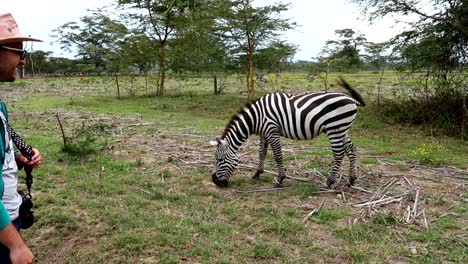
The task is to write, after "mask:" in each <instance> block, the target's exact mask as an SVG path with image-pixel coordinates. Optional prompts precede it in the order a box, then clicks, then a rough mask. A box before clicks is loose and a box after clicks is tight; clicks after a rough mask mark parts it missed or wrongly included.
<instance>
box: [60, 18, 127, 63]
mask: <svg viewBox="0 0 468 264" xmlns="http://www.w3.org/2000/svg"><path fill="white" fill-rule="evenodd" d="M80 21H81V23H79V22H74V21H73V22H68V23H65V24H63V25H62V26H60V27H58V28H57V29H55V30H53V32H54V35H52V36H53V37H56V38H57V39H58V41H59V43H60V44H61V49H63V50H65V51H70V52H73V51H76V52H77V56H78V57H81V59H83V60H84V61H88V62H90V63H92V64H93V65H94V67H95V69H96V70H97V71H101V70H103V69H105V67H106V63H107V61H106V58H108V55H109V53H112V52H115V50H116V48H117V47H118V43H120V42H122V40H123V39H124V38H125V36H126V34H127V28H126V27H125V26H124V25H123V24H122V23H120V22H118V21H115V20H113V19H111V18H109V17H108V16H106V15H105V14H103V13H100V12H99V11H95V12H93V13H92V14H91V15H89V16H83V17H81V18H80Z"/></svg>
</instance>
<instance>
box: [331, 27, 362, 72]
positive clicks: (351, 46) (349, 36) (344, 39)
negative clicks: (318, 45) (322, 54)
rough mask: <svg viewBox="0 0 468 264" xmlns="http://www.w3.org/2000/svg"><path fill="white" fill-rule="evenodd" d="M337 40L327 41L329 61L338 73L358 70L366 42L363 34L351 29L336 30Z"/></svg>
mask: <svg viewBox="0 0 468 264" xmlns="http://www.w3.org/2000/svg"><path fill="white" fill-rule="evenodd" d="M335 34H336V35H337V39H336V40H327V42H326V46H327V48H326V53H328V61H330V62H332V64H333V66H334V67H336V68H337V70H338V71H343V70H352V69H356V68H357V67H359V66H360V65H361V63H362V62H361V58H360V54H359V52H360V48H361V47H362V46H363V45H364V43H365V42H366V37H365V36H364V35H363V34H360V33H357V32H355V31H354V30H352V29H350V28H345V29H339V30H335Z"/></svg>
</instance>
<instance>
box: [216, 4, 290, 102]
mask: <svg viewBox="0 0 468 264" xmlns="http://www.w3.org/2000/svg"><path fill="white" fill-rule="evenodd" d="M220 2H221V1H220ZM221 3H222V6H223V7H224V9H222V11H221V12H220V17H219V19H217V21H216V22H217V32H218V34H220V35H221V36H222V38H223V39H224V41H225V43H226V45H227V46H228V47H229V49H230V52H231V54H232V55H233V56H237V57H241V56H242V55H244V56H245V60H246V61H245V65H246V69H247V87H248V92H249V94H248V96H249V98H250V99H253V98H254V97H255V80H254V69H255V63H254V54H255V53H256V52H257V49H258V48H261V47H264V46H265V45H266V44H267V43H268V42H269V41H272V40H276V38H277V37H278V36H279V33H280V32H282V31H286V30H289V29H292V28H294V27H295V25H296V24H295V23H293V22H290V20H289V19H285V18H282V17H280V14H281V13H282V12H284V11H287V10H288V8H289V5H288V4H282V3H279V4H274V5H267V6H264V7H257V8H256V7H254V6H253V0H234V1H229V0H224V1H222V2H221Z"/></svg>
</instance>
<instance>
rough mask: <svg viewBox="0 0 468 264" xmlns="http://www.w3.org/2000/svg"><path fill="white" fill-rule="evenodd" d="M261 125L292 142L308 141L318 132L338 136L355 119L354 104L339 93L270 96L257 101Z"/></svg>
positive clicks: (279, 94)
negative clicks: (274, 127)
mask: <svg viewBox="0 0 468 264" xmlns="http://www.w3.org/2000/svg"><path fill="white" fill-rule="evenodd" d="M257 102H258V103H260V104H262V106H261V109H263V110H264V114H265V115H264V120H263V121H264V122H267V123H270V124H271V125H273V126H277V127H276V128H277V129H278V130H279V131H280V133H281V135H282V136H284V137H287V138H292V139H312V138H314V137H316V136H318V135H319V134H320V133H322V132H327V133H339V132H340V131H344V130H347V129H349V127H350V126H351V125H352V123H353V121H354V120H355V119H356V113H357V106H356V105H357V104H359V102H357V101H356V100H354V99H353V98H350V97H349V96H347V95H345V94H342V93H305V94H299V95H291V94H285V93H271V94H267V95H265V96H263V97H262V98H260V99H259V100H258V101H257Z"/></svg>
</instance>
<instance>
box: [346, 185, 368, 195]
mask: <svg viewBox="0 0 468 264" xmlns="http://www.w3.org/2000/svg"><path fill="white" fill-rule="evenodd" d="M350 188H351V189H354V190H358V191H361V192H365V193H372V191H369V190H366V189H364V188H361V187H357V186H351V187H350Z"/></svg>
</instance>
